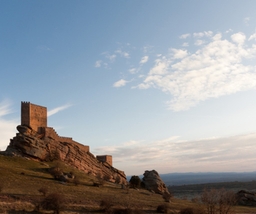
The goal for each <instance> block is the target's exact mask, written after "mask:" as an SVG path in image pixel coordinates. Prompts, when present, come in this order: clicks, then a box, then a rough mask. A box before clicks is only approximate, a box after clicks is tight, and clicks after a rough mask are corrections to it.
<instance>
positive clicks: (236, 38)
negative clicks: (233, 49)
mask: <svg viewBox="0 0 256 214" xmlns="http://www.w3.org/2000/svg"><path fill="white" fill-rule="evenodd" d="M231 39H232V40H233V42H236V43H237V44H239V45H243V44H244V42H245V40H246V36H245V35H244V33H241V32H239V33H235V34H233V35H232V36H231Z"/></svg>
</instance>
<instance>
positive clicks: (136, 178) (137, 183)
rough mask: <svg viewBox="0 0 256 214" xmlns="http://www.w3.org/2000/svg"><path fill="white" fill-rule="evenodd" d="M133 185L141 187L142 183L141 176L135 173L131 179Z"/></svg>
mask: <svg viewBox="0 0 256 214" xmlns="http://www.w3.org/2000/svg"><path fill="white" fill-rule="evenodd" d="M129 183H130V185H131V187H133V188H138V187H140V184H141V180H140V177H139V176H137V175H133V176H132V177H131V179H130V181H129Z"/></svg>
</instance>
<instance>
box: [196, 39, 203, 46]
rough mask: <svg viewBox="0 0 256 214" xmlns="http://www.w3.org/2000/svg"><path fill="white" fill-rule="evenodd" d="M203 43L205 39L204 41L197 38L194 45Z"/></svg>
mask: <svg viewBox="0 0 256 214" xmlns="http://www.w3.org/2000/svg"><path fill="white" fill-rule="evenodd" d="M204 43H205V41H204V40H201V39H198V40H196V41H195V45H196V46H200V45H203V44H204Z"/></svg>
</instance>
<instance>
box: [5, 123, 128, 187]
mask: <svg viewBox="0 0 256 214" xmlns="http://www.w3.org/2000/svg"><path fill="white" fill-rule="evenodd" d="M17 130H18V131H19V133H17V134H16V137H14V138H13V139H11V142H10V144H9V146H8V147H7V149H6V151H4V152H1V153H2V154H4V155H15V156H23V157H30V158H33V159H38V160H40V161H51V160H60V161H63V162H65V163H66V164H68V165H70V166H73V167H75V168H77V169H79V170H82V171H84V172H86V173H88V174H89V173H90V174H93V175H95V176H96V175H99V174H100V175H101V176H102V177H107V178H109V180H110V181H112V182H117V183H123V184H126V183H127V181H126V175H125V174H124V172H123V171H120V170H118V169H116V168H114V167H112V166H111V165H110V164H108V163H107V162H101V161H99V160H97V159H96V158H95V157H94V155H93V154H91V153H90V152H89V147H88V146H84V145H82V144H79V143H77V142H74V141H72V142H70V141H69V140H68V139H66V140H65V138H60V137H58V138H55V137H54V135H44V134H39V133H37V132H36V131H34V130H32V129H31V128H29V127H27V126H21V125H19V126H17Z"/></svg>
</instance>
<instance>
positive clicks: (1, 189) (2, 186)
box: [0, 184, 4, 193]
mask: <svg viewBox="0 0 256 214" xmlns="http://www.w3.org/2000/svg"><path fill="white" fill-rule="evenodd" d="M3 189H4V185H3V184H0V193H1V192H2V191H3Z"/></svg>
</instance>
